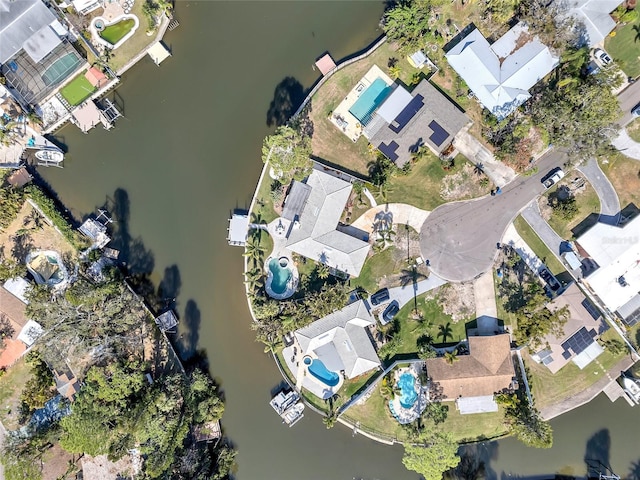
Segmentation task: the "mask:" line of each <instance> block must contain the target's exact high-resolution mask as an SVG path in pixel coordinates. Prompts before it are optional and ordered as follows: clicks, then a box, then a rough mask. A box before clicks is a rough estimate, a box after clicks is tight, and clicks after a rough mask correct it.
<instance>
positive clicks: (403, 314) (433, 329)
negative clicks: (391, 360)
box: [396, 293, 471, 354]
mask: <svg viewBox="0 0 640 480" xmlns="http://www.w3.org/2000/svg"><path fill="white" fill-rule="evenodd" d="M428 295H429V293H425V294H422V295H419V296H418V310H419V311H420V312H422V315H423V320H422V321H418V320H414V319H413V318H412V317H411V311H412V310H413V302H409V303H407V304H406V305H405V306H404V307H402V309H400V311H399V312H398V314H397V315H396V318H397V319H398V321H399V322H400V333H399V334H398V335H400V348H399V349H398V353H400V354H402V353H416V352H417V351H418V345H417V341H418V339H419V338H420V337H421V336H423V335H427V334H428V335H431V337H433V340H434V343H435V344H436V345H437V344H441V343H443V344H444V343H445V339H443V338H442V337H440V336H438V333H439V329H438V326H439V325H447V324H449V326H450V327H451V335H450V336H449V337H447V338H446V343H448V344H450V343H457V342H459V341H460V340H462V339H464V338H466V336H467V332H466V328H465V324H466V322H467V321H469V320H471V319H470V318H469V319H468V320H467V321H464V320H460V321H458V322H455V323H454V322H453V320H452V319H451V315H447V314H446V313H444V312H443V311H442V307H440V305H439V304H438V300H437V299H435V298H425V296H428Z"/></svg>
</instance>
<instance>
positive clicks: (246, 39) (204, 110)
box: [42, 1, 640, 480]
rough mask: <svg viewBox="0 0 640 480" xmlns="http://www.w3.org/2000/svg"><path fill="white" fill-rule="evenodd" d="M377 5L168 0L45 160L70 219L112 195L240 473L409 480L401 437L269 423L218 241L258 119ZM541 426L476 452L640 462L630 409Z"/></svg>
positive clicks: (598, 407)
mask: <svg viewBox="0 0 640 480" xmlns="http://www.w3.org/2000/svg"><path fill="white" fill-rule="evenodd" d="M382 9H383V5H382V3H377V2H371V1H368V2H234V3H231V2H229V3H226V2H188V1H181V2H178V4H177V16H178V19H179V20H180V23H181V25H180V27H179V28H178V29H177V30H175V31H174V32H171V33H169V34H168V35H167V37H166V43H167V44H168V46H169V47H170V48H171V50H172V52H173V56H172V57H171V58H170V59H168V60H167V61H165V63H163V64H162V66H160V67H156V66H155V65H154V64H153V63H152V62H151V61H150V60H149V59H146V58H145V59H144V60H143V61H142V62H141V63H140V64H139V65H137V66H136V67H135V68H133V69H132V70H130V71H129V72H128V73H127V74H125V76H124V78H123V83H122V84H121V86H120V87H119V88H118V90H117V94H118V96H119V97H121V101H122V102H123V103H124V118H122V119H120V120H119V121H118V123H117V126H116V127H115V128H114V129H112V130H111V131H109V132H106V131H104V130H102V129H100V128H97V129H95V130H94V131H92V132H91V133H90V134H88V135H83V134H81V133H80V132H79V131H78V130H77V129H76V128H75V127H74V126H67V127H65V128H63V129H62V130H61V131H60V132H59V138H60V139H61V140H62V141H63V142H64V143H65V144H66V145H67V146H68V148H69V153H68V155H67V158H66V160H65V168H64V170H58V169H49V170H43V171H42V174H43V176H44V177H45V179H46V180H47V181H48V182H49V183H50V185H51V186H52V188H53V189H54V190H55V191H56V192H57V193H58V195H59V197H60V199H61V200H62V201H63V202H64V204H65V205H66V206H67V207H68V208H69V209H70V210H71V212H72V213H73V214H74V215H76V217H78V218H80V217H82V216H84V215H87V214H89V213H91V212H93V211H94V209H95V207H96V206H100V205H103V204H104V203H105V202H110V203H111V204H114V203H115V205H116V209H117V210H118V211H119V212H120V218H119V224H118V228H119V229H120V231H121V232H123V233H124V235H123V237H124V238H126V239H127V243H128V244H127V245H126V246H124V247H123V248H124V251H126V252H127V254H128V261H129V263H130V264H131V266H132V267H134V268H135V269H137V270H139V271H144V270H147V271H151V272H152V278H153V279H154V280H155V281H156V282H160V281H164V285H165V293H167V294H168V296H171V297H176V299H177V310H178V313H179V314H180V316H181V332H180V333H181V339H180V341H181V342H182V345H184V348H185V350H188V349H195V348H198V349H202V350H204V351H205V352H206V355H207V357H208V359H209V362H210V366H211V371H212V373H213V374H214V376H215V377H216V378H217V379H218V380H219V382H220V384H221V386H222V389H223V390H224V394H225V397H226V401H227V410H226V412H225V416H224V419H223V422H224V427H225V432H226V434H227V435H228V436H229V438H230V439H231V440H232V442H233V443H234V444H235V445H236V446H237V448H238V449H239V452H240V453H239V456H238V465H239V468H238V472H237V477H238V478H239V479H241V480H245V479H247V480H248V479H255V480H265V479H266V480H271V479H273V480H276V479H278V480H279V479H282V480H286V479H300V480H311V479H346V480H351V479H352V478H353V477H364V478H368V479H373V478H378V479H397V480H402V479H416V478H417V476H416V475H415V474H412V473H411V472H408V471H407V470H405V469H404V467H403V466H402V463H401V458H402V448H401V447H397V446H396V447H387V446H384V445H380V444H377V443H375V442H373V441H370V440H368V439H366V438H364V437H362V436H356V437H353V436H352V432H351V431H350V430H349V429H347V428H345V427H343V426H342V425H337V426H336V427H335V428H333V429H331V430H327V429H326V428H325V427H324V425H323V424H322V422H321V419H320V418H319V417H318V416H317V415H315V414H313V413H311V412H309V413H307V415H306V416H305V418H304V419H303V420H302V421H301V422H299V423H298V424H297V425H296V426H295V427H294V428H291V429H288V428H286V427H285V426H284V425H282V424H281V423H280V421H279V418H278V417H277V415H276V414H275V413H274V412H273V410H272V409H271V407H269V405H268V401H269V399H270V391H271V389H272V388H273V387H274V386H275V385H277V384H278V383H279V381H280V376H279V374H278V371H277V369H276V367H275V365H274V364H273V362H272V361H271V360H270V359H269V357H268V356H267V355H265V354H264V353H263V351H262V347H261V345H260V344H258V343H256V342H255V341H254V334H253V332H252V331H251V330H250V321H251V320H250V316H249V312H248V309H247V305H246V300H245V298H244V295H243V291H244V290H243V285H242V256H241V253H242V252H241V250H240V249H238V248H233V247H229V246H227V244H226V241H225V236H226V227H227V218H228V216H229V211H230V209H232V208H234V207H247V206H248V205H249V202H250V200H251V195H252V193H253V190H254V187H255V184H256V182H257V180H258V176H259V173H260V170H261V167H262V162H261V161H260V147H261V141H262V138H263V137H264V136H265V135H266V134H268V133H269V132H270V131H271V129H272V127H271V128H270V127H269V126H268V125H267V122H268V119H274V118H278V117H279V116H281V115H283V113H282V112H285V113H286V111H287V108H286V107H287V103H288V102H289V101H291V102H295V101H296V99H297V98H299V97H300V96H301V95H302V90H303V89H307V88H309V87H310V86H311V85H312V83H313V82H314V80H315V79H316V78H317V75H318V72H317V71H314V69H313V67H312V64H313V62H314V60H315V58H316V57H317V56H319V55H320V54H322V53H323V52H324V51H325V50H328V51H330V52H331V53H332V55H333V56H334V58H336V59H340V58H341V57H344V56H346V55H348V54H350V53H352V52H354V51H357V50H359V49H362V48H364V47H365V46H366V45H368V44H369V43H371V42H372V41H373V40H375V39H376V38H377V36H378V35H379V34H380V31H379V30H378V29H377V25H378V19H379V17H380V15H381V13H382ZM274 99H276V100H277V101H276V102H274V103H273V104H272V101H274ZM553 426H554V429H555V432H556V446H555V447H554V448H553V449H551V450H547V451H536V450H532V449H527V448H524V447H523V446H522V445H520V444H519V443H518V442H516V441H513V440H505V441H502V442H499V443H487V444H486V445H479V446H477V447H475V448H474V454H477V455H478V456H479V457H480V458H482V459H483V460H484V461H485V462H486V467H485V468H486V470H487V471H488V472H491V473H492V474H494V475H496V476H501V475H502V474H503V472H508V473H512V474H514V475H516V474H522V475H535V474H544V473H549V472H556V471H562V472H563V473H575V474H583V473H584V461H583V460H584V458H585V455H587V458H590V455H597V456H600V457H601V458H603V459H606V458H608V459H609V460H610V462H611V464H612V465H613V466H614V469H616V470H617V473H619V474H621V475H622V474H626V473H627V472H628V471H629V468H630V467H631V465H632V462H638V460H639V459H640V448H638V442H637V432H638V431H639V430H640V408H639V409H636V410H635V411H632V409H630V408H628V407H627V405H626V404H622V403H621V402H617V403H616V404H615V405H613V404H611V403H609V401H608V400H606V399H602V398H599V399H598V400H597V401H596V402H593V403H592V404H590V405H588V406H586V407H583V408H581V409H579V410H576V411H575V412H573V413H570V414H568V415H566V416H563V417H561V418H559V419H558V420H557V421H554V422H553ZM607 428H608V430H607V431H606V432H605V431H602V430H603V429H607ZM598 432H600V433H598ZM594 435H595V437H594ZM607 439H609V440H607ZM587 445H590V447H589V448H588V447H587ZM607 445H609V447H607ZM587 450H588V454H587V453H585V452H587ZM609 450H610V452H609Z"/></svg>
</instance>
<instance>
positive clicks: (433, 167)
mask: <svg viewBox="0 0 640 480" xmlns="http://www.w3.org/2000/svg"><path fill="white" fill-rule="evenodd" d="M466 162H467V159H466V158H465V157H463V156H462V155H458V156H457V157H456V159H455V166H454V167H453V168H452V169H451V170H448V171H447V170H445V169H443V168H442V162H441V161H440V159H438V158H437V157H436V156H435V155H429V156H427V157H426V158H425V159H423V160H420V161H418V162H417V163H416V164H415V165H414V166H413V168H412V169H411V172H410V173H409V174H408V175H398V174H396V175H394V176H393V177H392V178H391V181H390V182H389V187H388V188H387V197H386V201H388V202H390V203H395V202H398V203H408V204H410V205H413V206H414V207H418V208H422V209H423V210H433V209H434V208H436V207H437V206H439V205H442V204H443V203H445V199H444V198H442V195H440V189H441V187H442V180H443V179H444V178H445V177H446V176H447V175H455V174H456V173H458V172H460V170H462V168H463V166H464V164H465V163H466ZM375 196H376V199H377V200H378V203H380V202H384V200H383V199H382V196H381V195H380V194H379V193H378V192H375Z"/></svg>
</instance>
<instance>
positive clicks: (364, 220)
mask: <svg viewBox="0 0 640 480" xmlns="http://www.w3.org/2000/svg"><path fill="white" fill-rule="evenodd" d="M429 213H430V212H428V211H427V210H422V209H420V208H418V207H414V206H412V205H408V204H406V203H385V204H384V205H378V206H375V207H372V208H370V209H369V210H367V211H366V212H364V213H363V214H362V215H360V217H358V219H356V221H355V222H353V223H352V224H351V226H352V227H355V228H357V229H359V230H362V231H364V232H368V233H373V231H374V227H375V226H376V225H377V224H388V225H407V224H408V225H410V226H411V227H412V228H413V229H414V230H415V231H417V232H419V231H420V229H421V228H422V224H423V223H424V221H425V220H426V219H427V217H428V216H429Z"/></svg>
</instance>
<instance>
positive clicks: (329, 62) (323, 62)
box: [316, 53, 336, 76]
mask: <svg viewBox="0 0 640 480" xmlns="http://www.w3.org/2000/svg"><path fill="white" fill-rule="evenodd" d="M316 67H318V70H320V73H322V75H323V76H324V75H326V74H327V73H329V72H331V71H332V70H333V69H334V68H336V62H334V61H333V58H331V55H329V54H328V53H327V54H325V55H323V56H322V57H320V58H319V59H318V61H316Z"/></svg>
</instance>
